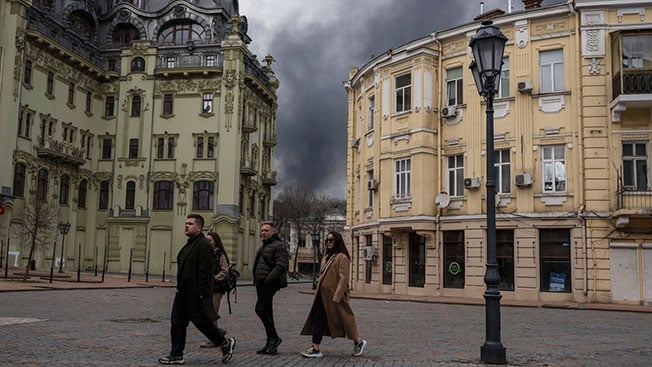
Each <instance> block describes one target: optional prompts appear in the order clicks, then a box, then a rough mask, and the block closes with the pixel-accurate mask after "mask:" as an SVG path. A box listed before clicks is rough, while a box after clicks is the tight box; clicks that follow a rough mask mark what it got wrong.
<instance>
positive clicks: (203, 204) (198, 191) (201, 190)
mask: <svg viewBox="0 0 652 367" xmlns="http://www.w3.org/2000/svg"><path fill="white" fill-rule="evenodd" d="M213 191H214V190H213V183H212V182H211V181H197V182H195V184H194V185H193V190H192V209H193V210H213Z"/></svg>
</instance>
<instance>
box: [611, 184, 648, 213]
mask: <svg viewBox="0 0 652 367" xmlns="http://www.w3.org/2000/svg"><path fill="white" fill-rule="evenodd" d="M617 200H618V202H617V204H616V209H617V210H621V209H636V210H643V211H649V212H652V190H650V189H647V190H645V191H641V190H633V189H627V188H622V187H621V188H620V189H619V190H618V192H617Z"/></svg>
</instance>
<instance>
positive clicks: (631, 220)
mask: <svg viewBox="0 0 652 367" xmlns="http://www.w3.org/2000/svg"><path fill="white" fill-rule="evenodd" d="M616 200H617V202H616V212H615V213H614V218H615V219H616V228H618V229H620V230H622V231H626V232H643V233H652V190H651V189H649V188H648V189H646V190H634V189H630V188H625V187H622V186H621V187H620V188H619V189H618V192H617V193H616Z"/></svg>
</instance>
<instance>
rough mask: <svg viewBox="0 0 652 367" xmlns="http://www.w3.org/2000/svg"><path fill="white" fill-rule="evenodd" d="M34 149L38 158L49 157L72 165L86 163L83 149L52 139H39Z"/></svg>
mask: <svg viewBox="0 0 652 367" xmlns="http://www.w3.org/2000/svg"><path fill="white" fill-rule="evenodd" d="M36 151H37V154H38V156H39V157H40V158H50V159H53V160H56V161H59V162H61V163H67V164H71V165H74V166H81V165H83V164H84V163H86V159H85V158H84V150H83V149H81V148H76V147H73V146H70V145H68V144H65V143H63V142H60V141H56V140H53V139H47V140H43V139H41V140H40V141H39V145H38V148H37V149H36Z"/></svg>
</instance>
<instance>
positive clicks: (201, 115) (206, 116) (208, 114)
mask: <svg viewBox="0 0 652 367" xmlns="http://www.w3.org/2000/svg"><path fill="white" fill-rule="evenodd" d="M213 116H215V113H213V112H208V113H204V112H202V113H200V114H199V117H204V118H208V117H213Z"/></svg>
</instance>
